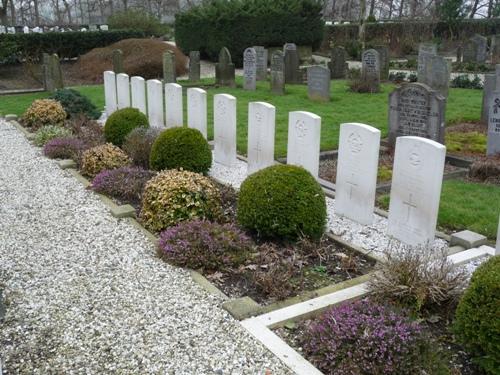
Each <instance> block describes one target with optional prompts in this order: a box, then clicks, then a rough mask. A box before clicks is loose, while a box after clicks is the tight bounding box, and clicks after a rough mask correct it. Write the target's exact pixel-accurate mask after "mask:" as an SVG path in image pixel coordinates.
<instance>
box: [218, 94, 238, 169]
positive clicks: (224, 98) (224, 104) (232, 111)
mask: <svg viewBox="0 0 500 375" xmlns="http://www.w3.org/2000/svg"><path fill="white" fill-rule="evenodd" d="M214 140H215V147H214V161H215V162H217V163H219V164H222V165H225V166H226V167H231V166H233V165H234V164H235V163H236V98H235V97H234V96H232V95H228V94H217V95H214Z"/></svg>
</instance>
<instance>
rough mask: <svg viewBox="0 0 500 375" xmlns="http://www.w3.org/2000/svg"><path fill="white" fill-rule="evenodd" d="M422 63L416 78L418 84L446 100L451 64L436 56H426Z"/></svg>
mask: <svg viewBox="0 0 500 375" xmlns="http://www.w3.org/2000/svg"><path fill="white" fill-rule="evenodd" d="M423 61H424V66H423V69H422V71H421V72H420V74H419V76H418V82H420V83H424V84H426V85H427V86H430V87H431V88H432V89H434V90H436V91H439V92H440V93H441V95H443V96H444V97H445V98H447V97H448V89H449V86H450V74H451V63H450V62H449V61H448V60H446V59H445V58H444V57H442V56H438V55H434V56H432V55H429V56H426V57H425V58H424V60H423Z"/></svg>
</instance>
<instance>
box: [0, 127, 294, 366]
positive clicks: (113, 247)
mask: <svg viewBox="0 0 500 375" xmlns="http://www.w3.org/2000/svg"><path fill="white" fill-rule="evenodd" d="M0 289H4V296H5V299H6V304H7V313H6V316H5V320H4V321H3V322H0V362H1V364H0V368H1V367H2V365H3V372H4V374H152V373H154V374H262V373H264V372H265V370H266V369H270V370H271V371H272V374H273V375H276V374H288V373H290V372H289V371H288V370H287V369H286V368H285V366H284V365H283V364H282V363H281V362H280V361H279V360H278V359H277V358H276V357H274V356H273V355H272V354H271V353H270V352H268V351H267V350H266V349H264V348H263V347H262V346H261V345H260V344H258V343H257V342H256V341H255V340H253V339H252V338H251V337H250V336H249V335H248V334H247V333H246V332H245V331H244V330H243V328H242V327H241V326H240V324H239V323H238V322H236V321H235V320H233V319H232V318H231V317H230V316H229V315H228V314H227V313H226V312H225V311H223V310H222V309H221V308H220V307H218V306H219V305H220V303H221V302H222V299H221V298H219V297H214V296H212V295H209V294H207V293H206V292H205V291H204V290H203V289H202V288H201V287H199V286H198V285H197V284H195V283H194V282H192V280H191V278H190V276H189V275H188V273H187V272H186V271H183V270H180V269H176V268H173V267H170V266H168V265H167V264H165V263H164V262H162V261H161V260H159V259H158V258H156V257H155V249H154V247H153V246H152V245H151V244H150V243H149V242H148V240H147V239H146V238H145V237H144V236H143V235H142V233H141V232H139V231H138V230H137V229H135V228H134V227H133V226H132V225H130V224H129V223H128V222H127V221H124V220H117V219H114V218H113V217H111V215H110V214H109V212H108V209H107V208H106V207H105V206H104V205H103V204H102V203H101V201H100V200H99V199H98V198H97V197H96V196H95V195H93V194H92V193H91V192H88V191H86V190H85V189H84V188H83V187H82V185H81V184H80V183H79V182H77V181H76V180H75V179H74V178H73V177H72V176H71V175H70V174H69V173H68V172H65V171H62V170H60V169H59V168H58V167H57V166H56V164H55V162H54V161H51V160H48V159H46V158H44V157H42V156H40V154H39V151H38V150H36V149H35V148H33V147H32V146H30V145H29V144H28V143H27V142H26V140H25V139H24V138H23V137H22V136H21V135H20V134H19V133H18V131H17V130H15V129H14V128H13V127H12V126H11V125H7V124H6V123H5V122H3V121H2V120H0Z"/></svg>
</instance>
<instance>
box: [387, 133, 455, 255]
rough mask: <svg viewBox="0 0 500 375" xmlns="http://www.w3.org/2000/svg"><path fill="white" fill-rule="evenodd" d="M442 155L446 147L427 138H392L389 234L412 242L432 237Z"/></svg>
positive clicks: (440, 179) (420, 241)
mask: <svg viewBox="0 0 500 375" xmlns="http://www.w3.org/2000/svg"><path fill="white" fill-rule="evenodd" d="M445 157H446V147H445V146H443V145H442V144H439V143H437V142H434V141H432V140H430V139H425V138H420V137H400V138H398V139H397V140H396V152H395V155H394V168H393V172H392V184H391V198H390V204H389V221H388V228H387V229H388V234H389V235H391V236H393V237H394V238H396V239H398V240H399V241H401V242H404V243H405V244H408V245H412V246H416V245H425V244H427V243H431V242H432V241H433V240H434V235H435V231H436V223H437V215H438V210H439V199H440V196H441V185H442V181H443V171H444V162H445Z"/></svg>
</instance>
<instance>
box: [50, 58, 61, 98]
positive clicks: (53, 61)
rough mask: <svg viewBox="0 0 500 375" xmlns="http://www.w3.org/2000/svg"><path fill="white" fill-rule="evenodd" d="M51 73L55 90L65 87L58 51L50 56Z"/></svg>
mask: <svg viewBox="0 0 500 375" xmlns="http://www.w3.org/2000/svg"><path fill="white" fill-rule="evenodd" d="M50 75H51V76H52V82H53V83H54V89H55V90H58V89H63V88H64V82H63V75H62V69H61V64H60V63H59V56H57V54H56V53H54V54H53V55H52V56H51V57H50Z"/></svg>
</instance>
